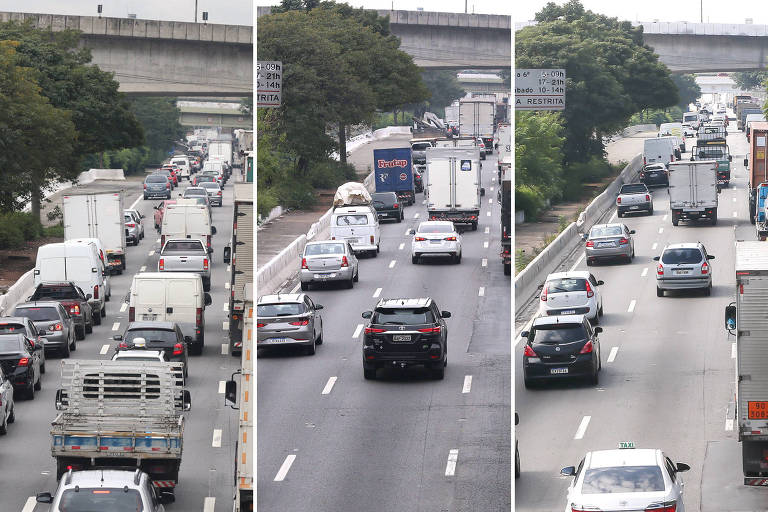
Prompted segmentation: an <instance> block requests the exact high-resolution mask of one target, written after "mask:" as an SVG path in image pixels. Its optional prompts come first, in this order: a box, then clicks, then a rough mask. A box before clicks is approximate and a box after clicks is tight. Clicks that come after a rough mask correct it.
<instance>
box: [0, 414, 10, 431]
mask: <svg viewBox="0 0 768 512" xmlns="http://www.w3.org/2000/svg"><path fill="white" fill-rule="evenodd" d="M7 433H8V418H6V417H5V414H3V423H1V424H0V436H4V435H5V434H7Z"/></svg>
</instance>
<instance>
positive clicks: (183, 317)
mask: <svg viewBox="0 0 768 512" xmlns="http://www.w3.org/2000/svg"><path fill="white" fill-rule="evenodd" d="M210 305H211V296H210V294H208V293H206V292H205V291H203V279H202V278H201V277H200V274H193V273H191V272H174V273H173V274H169V273H166V272H142V273H140V274H136V275H135V276H133V282H132V283H131V291H130V300H129V304H128V306H129V309H128V321H129V322H175V323H176V324H178V325H179V328H180V329H181V332H182V333H183V334H184V336H191V337H192V343H191V345H190V346H189V352H190V353H191V354H202V353H203V345H205V307H206V306H210Z"/></svg>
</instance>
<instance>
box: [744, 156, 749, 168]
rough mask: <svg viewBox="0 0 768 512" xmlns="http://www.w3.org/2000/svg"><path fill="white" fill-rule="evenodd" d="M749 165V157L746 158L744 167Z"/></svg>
mask: <svg viewBox="0 0 768 512" xmlns="http://www.w3.org/2000/svg"><path fill="white" fill-rule="evenodd" d="M748 166H749V159H748V158H745V159H744V167H748Z"/></svg>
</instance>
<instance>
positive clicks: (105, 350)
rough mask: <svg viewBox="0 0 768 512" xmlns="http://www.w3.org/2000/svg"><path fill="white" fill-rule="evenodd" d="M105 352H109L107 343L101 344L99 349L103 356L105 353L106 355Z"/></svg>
mask: <svg viewBox="0 0 768 512" xmlns="http://www.w3.org/2000/svg"><path fill="white" fill-rule="evenodd" d="M107 352H109V344H107V345H102V346H101V350H99V354H101V355H103V356H105V355H107Z"/></svg>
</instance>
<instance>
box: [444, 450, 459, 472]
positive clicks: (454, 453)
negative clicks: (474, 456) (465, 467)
mask: <svg viewBox="0 0 768 512" xmlns="http://www.w3.org/2000/svg"><path fill="white" fill-rule="evenodd" d="M458 461H459V450H458V448H454V449H452V450H451V451H449V452H448V464H446V465H445V476H453V475H455V474H456V463H457V462H458Z"/></svg>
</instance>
